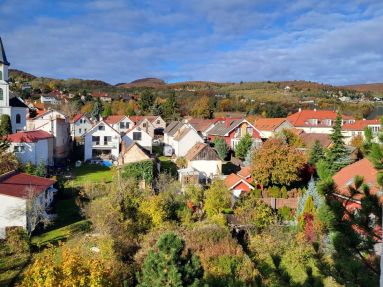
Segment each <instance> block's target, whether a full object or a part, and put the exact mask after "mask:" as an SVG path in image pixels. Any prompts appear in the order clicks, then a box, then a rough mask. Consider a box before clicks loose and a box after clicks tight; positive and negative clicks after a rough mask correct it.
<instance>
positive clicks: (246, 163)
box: [243, 140, 259, 166]
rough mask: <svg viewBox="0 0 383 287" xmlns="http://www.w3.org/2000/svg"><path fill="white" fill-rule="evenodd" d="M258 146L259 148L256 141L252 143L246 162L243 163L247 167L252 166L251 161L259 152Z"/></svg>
mask: <svg viewBox="0 0 383 287" xmlns="http://www.w3.org/2000/svg"><path fill="white" fill-rule="evenodd" d="M258 146H259V143H258V142H257V141H255V140H254V141H252V142H251V146H250V148H249V150H248V151H247V153H246V157H245V161H244V162H243V163H244V165H245V166H249V165H251V159H252V157H253V154H254V153H255V151H256V150H257V148H258Z"/></svg>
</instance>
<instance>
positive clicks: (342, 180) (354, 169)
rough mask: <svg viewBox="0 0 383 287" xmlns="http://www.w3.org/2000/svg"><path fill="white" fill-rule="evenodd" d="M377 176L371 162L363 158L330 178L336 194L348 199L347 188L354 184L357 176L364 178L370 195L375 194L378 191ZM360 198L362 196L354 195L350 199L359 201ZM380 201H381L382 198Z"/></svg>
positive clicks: (348, 192)
mask: <svg viewBox="0 0 383 287" xmlns="http://www.w3.org/2000/svg"><path fill="white" fill-rule="evenodd" d="M377 174H378V171H377V170H376V169H375V167H374V166H373V164H372V163H371V161H369V160H368V159H367V158H364V159H361V160H359V161H357V162H354V163H353V164H350V165H348V166H346V167H344V168H342V169H341V170H340V171H338V172H337V173H336V174H335V175H334V176H333V177H332V178H333V180H334V182H335V184H336V187H337V193H338V194H340V195H343V196H347V197H349V196H351V194H350V191H349V190H348V186H350V185H351V186H352V185H353V184H354V178H355V176H357V175H359V176H362V177H363V178H364V183H365V184H367V185H368V186H369V187H370V192H371V194H377V193H378V191H379V190H380V188H379V185H378V183H377V181H376V176H377ZM362 197H363V195H362V194H356V195H354V196H353V197H352V198H353V199H354V200H361V198H362ZM380 200H382V197H381V198H380Z"/></svg>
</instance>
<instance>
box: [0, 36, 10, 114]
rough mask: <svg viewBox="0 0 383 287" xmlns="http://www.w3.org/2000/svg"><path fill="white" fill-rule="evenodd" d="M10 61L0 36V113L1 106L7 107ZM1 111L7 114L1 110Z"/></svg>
mask: <svg viewBox="0 0 383 287" xmlns="http://www.w3.org/2000/svg"><path fill="white" fill-rule="evenodd" d="M9 65H10V63H9V62H8V60H7V56H6V55H5V50H4V45H3V42H2V41H1V37H0V113H1V109H2V108H9V84H8V67H9ZM3 113H6V114H9V112H8V111H5V110H3Z"/></svg>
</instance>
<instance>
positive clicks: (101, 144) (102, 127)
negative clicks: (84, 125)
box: [84, 121, 121, 161]
mask: <svg viewBox="0 0 383 287" xmlns="http://www.w3.org/2000/svg"><path fill="white" fill-rule="evenodd" d="M120 142H121V136H120V133H119V132H118V131H116V130H115V129H113V128H112V127H111V126H110V125H108V124H107V123H105V122H104V121H100V122H99V123H98V124H96V125H95V126H94V127H93V128H91V129H90V131H88V132H87V133H86V134H85V135H84V161H87V160H91V159H105V160H112V161H116V160H117V159H118V155H119V154H120Z"/></svg>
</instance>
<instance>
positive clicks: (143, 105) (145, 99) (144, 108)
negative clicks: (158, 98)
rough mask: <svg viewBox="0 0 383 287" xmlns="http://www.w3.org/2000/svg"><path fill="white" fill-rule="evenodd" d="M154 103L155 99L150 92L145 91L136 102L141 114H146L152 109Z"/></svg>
mask: <svg viewBox="0 0 383 287" xmlns="http://www.w3.org/2000/svg"><path fill="white" fill-rule="evenodd" d="M154 101H155V97H154V95H153V94H152V92H151V91H149V90H145V91H144V92H143V93H142V95H141V96H140V99H139V100H138V104H139V106H140V109H141V112H148V111H150V109H151V108H152V106H153V104H154Z"/></svg>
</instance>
